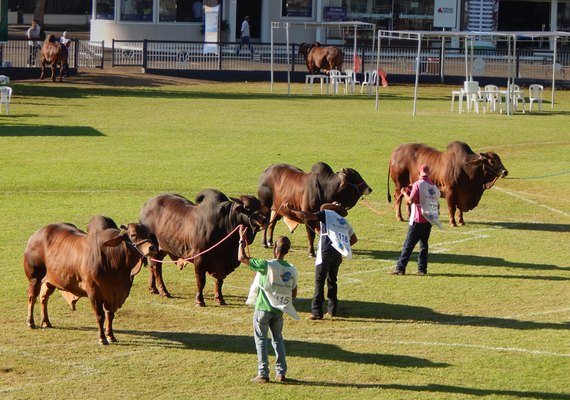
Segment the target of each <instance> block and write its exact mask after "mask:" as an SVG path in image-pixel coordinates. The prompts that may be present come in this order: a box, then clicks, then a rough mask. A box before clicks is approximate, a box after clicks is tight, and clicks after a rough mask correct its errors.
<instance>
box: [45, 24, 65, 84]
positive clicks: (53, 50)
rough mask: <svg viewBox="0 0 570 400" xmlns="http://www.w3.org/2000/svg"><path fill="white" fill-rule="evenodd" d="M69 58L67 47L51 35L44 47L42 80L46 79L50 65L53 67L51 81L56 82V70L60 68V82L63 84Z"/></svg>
mask: <svg viewBox="0 0 570 400" xmlns="http://www.w3.org/2000/svg"><path fill="white" fill-rule="evenodd" d="M67 56H68V51H67V47H65V45H64V44H63V43H59V42H57V41H56V39H55V35H54V34H49V35H48V37H47V38H46V40H44V44H43V46H42V52H41V57H42V74H41V75H40V79H44V76H45V70H46V65H49V66H50V67H51V80H52V81H54V82H55V70H56V68H57V66H59V81H60V82H62V81H63V75H64V72H65V71H64V69H65V65H66V64H67Z"/></svg>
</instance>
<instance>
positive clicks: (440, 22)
mask: <svg viewBox="0 0 570 400" xmlns="http://www.w3.org/2000/svg"><path fill="white" fill-rule="evenodd" d="M457 2H458V0H435V2H434V7H433V26H434V27H437V28H455V27H456V25H457Z"/></svg>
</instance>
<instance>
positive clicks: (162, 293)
mask: <svg viewBox="0 0 570 400" xmlns="http://www.w3.org/2000/svg"><path fill="white" fill-rule="evenodd" d="M160 296H161V297H166V298H167V299H171V298H172V295H171V294H170V293H168V292H160Z"/></svg>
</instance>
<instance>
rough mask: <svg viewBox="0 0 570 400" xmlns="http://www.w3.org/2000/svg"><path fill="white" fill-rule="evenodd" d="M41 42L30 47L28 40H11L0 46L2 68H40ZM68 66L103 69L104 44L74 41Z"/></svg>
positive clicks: (70, 48) (0, 64)
mask: <svg viewBox="0 0 570 400" xmlns="http://www.w3.org/2000/svg"><path fill="white" fill-rule="evenodd" d="M41 45H42V44H41V42H37V44H36V45H35V46H34V45H30V44H29V41H28V39H11V40H8V41H7V43H5V44H0V66H1V67H13V68H22V67H40V66H41V51H40V50H41ZM68 51H69V54H68V58H67V60H68V64H69V67H70V68H77V67H89V68H103V59H104V57H103V54H104V42H84V41H80V40H78V39H75V40H73V41H72V44H71V46H70V47H69V50H68Z"/></svg>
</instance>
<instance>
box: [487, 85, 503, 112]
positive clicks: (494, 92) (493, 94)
mask: <svg viewBox="0 0 570 400" xmlns="http://www.w3.org/2000/svg"><path fill="white" fill-rule="evenodd" d="M483 89H484V93H485V100H486V101H487V109H488V110H491V111H495V112H496V111H497V105H499V110H500V107H501V104H502V100H501V92H500V91H499V87H498V86H497V85H485V87H484V88H483Z"/></svg>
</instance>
